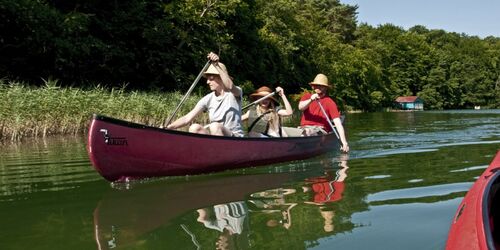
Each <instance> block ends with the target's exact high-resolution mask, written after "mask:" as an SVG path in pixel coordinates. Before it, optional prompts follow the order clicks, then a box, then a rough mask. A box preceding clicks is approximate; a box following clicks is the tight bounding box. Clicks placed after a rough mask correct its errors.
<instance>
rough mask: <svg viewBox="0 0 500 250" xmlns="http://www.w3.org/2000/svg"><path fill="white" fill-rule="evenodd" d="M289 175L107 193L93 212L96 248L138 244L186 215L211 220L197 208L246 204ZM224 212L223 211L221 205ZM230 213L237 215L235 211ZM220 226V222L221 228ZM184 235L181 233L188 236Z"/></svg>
mask: <svg viewBox="0 0 500 250" xmlns="http://www.w3.org/2000/svg"><path fill="white" fill-rule="evenodd" d="M292 177H293V175H292V173H276V174H264V175H260V174H249V175H237V176H222V177H220V176H219V177H216V178H214V177H210V176H206V177H205V178H193V179H192V180H189V181H183V180H182V179H180V178H177V179H173V180H172V181H168V182H164V181H161V180H158V181H153V182H150V183H138V184H137V185H135V186H134V185H133V186H132V188H131V189H129V190H114V189H113V190H110V192H109V193H108V194H106V195H105V196H104V197H103V199H101V201H100V202H99V203H98V204H97V207H96V209H95V210H94V229H95V239H96V242H97V246H98V249H111V248H114V247H124V246H129V245H134V244H138V241H139V239H140V238H141V237H144V235H146V234H148V233H151V232H152V231H154V230H156V229H158V228H160V227H165V226H167V225H169V224H171V223H172V222H173V220H174V219H176V218H178V217H179V216H181V215H183V214H185V213H186V212H189V211H198V214H199V216H198V217H200V220H203V218H210V217H209V216H210V213H211V211H210V210H208V209H207V210H208V213H206V214H207V216H204V215H203V213H204V212H202V210H200V208H210V209H211V210H215V209H214V208H213V206H214V204H230V203H233V205H234V204H241V203H244V202H239V203H238V202H234V201H242V200H245V198H246V196H247V195H249V194H252V193H254V192H257V191H259V190H263V189H269V188H276V187H279V186H280V185H282V184H283V183H284V182H286V181H290V180H291V179H292ZM221 206H223V205H221ZM229 206H230V205H229ZM240 208H241V210H240V212H238V213H239V214H240V215H243V214H244V212H243V211H244V210H245V209H246V205H245V206H243V205H242V206H241V207H240ZM197 209H198V210H197ZM222 209H224V208H223V207H221V210H222ZM205 212H206V211H205ZM200 215H202V216H200ZM233 215H235V216H236V213H233ZM240 217H241V218H243V217H242V216H240ZM243 221H246V219H243ZM196 223H198V224H199V222H196ZM238 223H240V222H238ZM228 224H229V223H228ZM207 225H212V226H213V227H215V225H217V224H210V223H207ZM221 225H222V224H221V223H219V226H221ZM232 225H233V227H232V229H231V230H233V232H240V227H239V226H235V224H234V223H232ZM189 228H191V227H186V226H185V227H183V229H185V230H184V231H186V230H189ZM184 231H182V230H181V232H182V234H183V235H184V236H186V233H185V232H184ZM225 231H226V232H224V230H223V233H225V234H227V233H228V232H229V230H225Z"/></svg>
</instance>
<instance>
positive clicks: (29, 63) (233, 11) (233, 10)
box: [0, 0, 500, 111]
mask: <svg viewBox="0 0 500 250" xmlns="http://www.w3.org/2000/svg"><path fill="white" fill-rule="evenodd" d="M356 10H357V6H350V5H345V4H342V3H340V2H339V1H338V0H275V1H266V0H224V1H222V0H203V1H202V0H169V1H167V0H159V1H143V0H124V1H117V0H115V1H104V0H85V1H84V0H69V1H68V0H64V1H63V0H0V18H1V19H2V22H0V76H1V77H5V78H7V79H15V80H23V81H27V82H30V83H32V84H37V83H42V82H43V81H42V78H43V79H47V78H53V79H59V80H60V82H61V83H62V84H65V85H72V86H85V85H87V84H89V83H92V84H103V85H108V86H122V85H124V84H126V85H127V86H128V87H129V88H133V89H145V90H148V89H163V90H166V91H171V90H185V89H187V87H188V86H189V85H190V84H191V82H192V80H193V79H194V78H195V75H196V74H198V72H199V70H200V69H201V68H202V66H203V65H204V63H205V55H206V54H207V53H208V52H209V51H215V52H217V53H219V54H220V55H221V57H222V59H223V61H224V62H225V63H226V64H227V66H228V68H229V70H230V73H231V75H232V76H233V77H234V78H235V81H236V82H237V83H238V84H239V85H241V86H243V87H244V90H245V91H247V92H248V91H251V90H252V89H253V88H254V87H258V86H260V85H263V84H267V85H277V84H279V85H281V86H284V87H286V88H287V91H288V93H293V92H296V93H297V92H300V91H301V88H307V87H308V86H307V84H306V83H308V82H309V81H311V80H312V78H314V76H315V74H316V73H318V72H323V73H325V74H327V75H328V76H329V78H330V79H331V82H332V83H333V84H334V85H335V86H336V87H335V88H334V89H333V90H332V93H331V94H332V95H333V96H334V97H335V98H336V99H337V100H338V101H339V103H341V104H345V105H348V106H349V108H353V109H362V110H368V111H372V110H379V109H381V108H383V107H389V106H391V105H392V104H393V101H394V99H395V98H396V97H397V96H399V95H418V96H420V97H421V98H422V99H424V101H425V105H426V108H430V109H451V108H468V107H472V106H475V105H481V106H486V107H497V108H498V107H499V105H500V38H497V37H486V38H484V39H481V38H478V37H475V36H468V35H466V34H457V33H451V32H446V31H443V30H428V29H426V28H425V27H423V26H415V27H413V28H411V29H409V30H404V29H402V28H400V27H396V26H394V25H391V24H386V25H382V26H379V27H372V26H369V25H366V24H358V23H357V21H356Z"/></svg>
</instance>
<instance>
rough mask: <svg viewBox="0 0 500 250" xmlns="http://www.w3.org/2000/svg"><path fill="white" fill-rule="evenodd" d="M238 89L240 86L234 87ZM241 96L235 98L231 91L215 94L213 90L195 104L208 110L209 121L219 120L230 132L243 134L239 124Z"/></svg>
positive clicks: (237, 134)
mask: <svg viewBox="0 0 500 250" xmlns="http://www.w3.org/2000/svg"><path fill="white" fill-rule="evenodd" d="M236 88H238V89H240V93H242V91H241V88H240V87H236ZM242 99H243V96H242V95H240V96H239V97H238V98H236V97H235V96H234V95H233V93H231V92H224V93H223V94H222V95H220V96H216V95H215V92H211V93H210V94H208V95H206V96H204V97H203V98H201V100H200V101H198V103H197V104H196V107H199V108H201V109H202V110H203V111H208V118H209V119H210V122H211V123H212V122H220V123H222V125H223V126H224V127H226V128H228V129H229V130H231V132H233V135H234V136H238V137H241V136H243V135H244V134H243V127H242V126H241V100H242Z"/></svg>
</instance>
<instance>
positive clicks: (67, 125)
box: [0, 80, 207, 141]
mask: <svg viewBox="0 0 500 250" xmlns="http://www.w3.org/2000/svg"><path fill="white" fill-rule="evenodd" d="M183 95H184V93H179V92H173V93H160V92H140V91H131V92H129V91H125V90H124V89H106V88H103V87H100V86H96V87H93V88H89V89H79V88H62V87H59V86H57V81H54V80H48V81H46V82H45V86H43V87H37V88H33V87H29V86H27V85H25V84H23V83H20V82H6V81H5V80H0V141H5V140H11V141H17V140H20V139H23V138H26V137H46V136H48V135H55V134H81V133H85V132H86V130H87V126H88V123H89V121H90V119H91V116H92V114H94V113H96V114H104V115H107V116H111V117H115V118H119V119H124V120H127V121H132V122H136V123H141V124H147V125H150V126H155V127H160V126H161V125H162V124H163V122H164V121H165V119H166V118H168V117H169V116H170V115H171V112H172V111H173V110H174V109H175V107H176V106H177V105H178V104H179V102H180V100H181V99H182V97H183ZM199 98H200V97H199V96H198V95H196V94H192V95H191V96H190V97H189V98H187V100H186V101H185V102H184V104H183V105H182V107H181V109H180V110H179V111H178V113H177V116H179V114H185V113H186V112H188V111H189V110H190V109H191V108H192V107H194V105H195V104H196V102H197V101H198V100H199ZM206 119H207V118H206V116H202V117H200V118H199V120H198V122H203V121H204V120H206Z"/></svg>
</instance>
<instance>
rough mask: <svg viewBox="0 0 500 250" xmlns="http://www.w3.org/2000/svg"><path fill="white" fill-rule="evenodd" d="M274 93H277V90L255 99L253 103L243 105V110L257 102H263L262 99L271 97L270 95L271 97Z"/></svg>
mask: <svg viewBox="0 0 500 250" xmlns="http://www.w3.org/2000/svg"><path fill="white" fill-rule="evenodd" d="M273 95H276V91H274V92H271V93H269V94H267V95H265V96H263V97H261V98H259V99H258V100H256V101H254V102H252V103H250V104H248V105H246V106H245V107H243V108H242V109H241V110H245V109H247V108H249V107H251V106H252V105H255V104H257V103H259V102H261V101H262V100H264V99H267V98H269V97H271V96H273Z"/></svg>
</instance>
